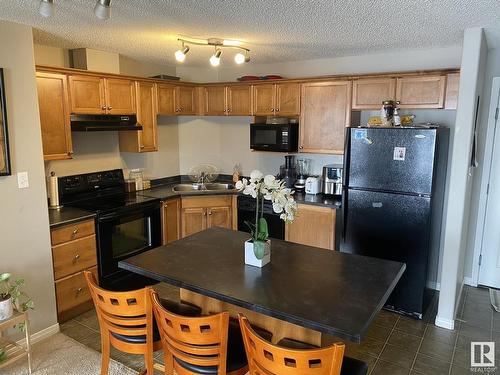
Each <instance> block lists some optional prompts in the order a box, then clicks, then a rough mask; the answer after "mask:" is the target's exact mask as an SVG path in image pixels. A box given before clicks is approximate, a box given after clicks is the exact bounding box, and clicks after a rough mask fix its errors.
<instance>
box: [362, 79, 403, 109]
mask: <svg viewBox="0 0 500 375" xmlns="http://www.w3.org/2000/svg"><path fill="white" fill-rule="evenodd" d="M395 99H396V79H395V78H380V79H358V80H355V81H353V82H352V109H380V108H381V107H382V102H383V101H384V100H395Z"/></svg>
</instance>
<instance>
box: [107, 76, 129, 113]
mask: <svg viewBox="0 0 500 375" xmlns="http://www.w3.org/2000/svg"><path fill="white" fill-rule="evenodd" d="M106 105H107V113H109V114H111V115H133V114H135V113H136V110H135V82H134V81H131V80H128V79H118V78H106Z"/></svg>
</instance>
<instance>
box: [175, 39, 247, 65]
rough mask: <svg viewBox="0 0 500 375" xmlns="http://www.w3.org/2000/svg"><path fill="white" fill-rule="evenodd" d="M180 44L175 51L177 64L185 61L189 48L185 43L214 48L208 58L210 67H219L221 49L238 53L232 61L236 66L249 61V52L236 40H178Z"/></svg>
mask: <svg viewBox="0 0 500 375" xmlns="http://www.w3.org/2000/svg"><path fill="white" fill-rule="evenodd" d="M177 40H178V41H179V42H181V43H182V47H181V48H180V49H179V50H177V51H175V59H176V60H177V61H178V62H184V60H185V59H186V54H187V53H188V52H189V46H187V45H185V43H189V44H191V45H197V46H214V47H215V52H214V54H213V55H212V56H211V57H210V60H209V61H210V64H211V65H212V66H219V65H220V56H221V55H222V48H236V49H237V50H239V51H240V52H238V53H237V54H236V55H235V56H234V61H235V62H236V64H243V63H246V62H249V61H250V56H249V52H250V50H249V49H248V48H246V47H243V46H242V45H241V42H239V41H237V40H223V39H218V38H209V39H198V38H179V39H177Z"/></svg>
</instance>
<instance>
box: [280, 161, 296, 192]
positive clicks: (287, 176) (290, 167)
mask: <svg viewBox="0 0 500 375" xmlns="http://www.w3.org/2000/svg"><path fill="white" fill-rule="evenodd" d="M278 178H279V179H280V180H283V181H285V187H287V188H293V186H294V184H295V180H296V178H297V171H296V168H295V156H294V155H286V156H285V164H284V165H282V166H281V167H280V173H279V175H278Z"/></svg>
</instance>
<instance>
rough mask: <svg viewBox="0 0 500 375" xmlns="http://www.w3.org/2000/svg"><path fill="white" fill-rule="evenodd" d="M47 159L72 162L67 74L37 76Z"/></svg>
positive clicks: (45, 158) (44, 156) (41, 74)
mask: <svg viewBox="0 0 500 375" xmlns="http://www.w3.org/2000/svg"><path fill="white" fill-rule="evenodd" d="M36 84H37V92H38V106H39V110H40V125H41V128H42V144H43V158H44V160H60V159H71V155H72V154H73V147H72V144H71V125H70V119H69V103H68V86H67V80H66V76H65V75H63V74H52V73H37V74H36Z"/></svg>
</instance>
